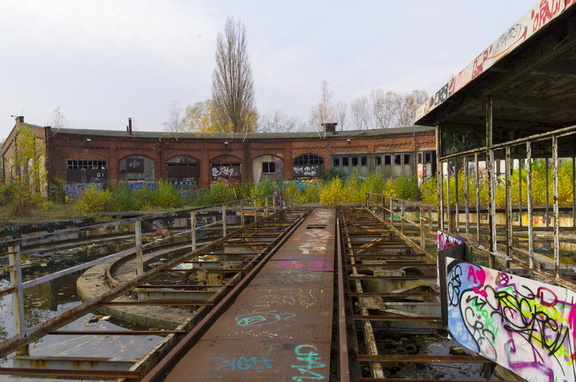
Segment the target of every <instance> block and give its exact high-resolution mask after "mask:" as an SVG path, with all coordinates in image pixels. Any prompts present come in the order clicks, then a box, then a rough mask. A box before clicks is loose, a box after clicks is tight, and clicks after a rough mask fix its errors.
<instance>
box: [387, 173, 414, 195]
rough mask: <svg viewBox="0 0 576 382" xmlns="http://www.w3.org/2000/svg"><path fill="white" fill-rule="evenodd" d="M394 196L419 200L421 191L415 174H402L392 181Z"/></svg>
mask: <svg viewBox="0 0 576 382" xmlns="http://www.w3.org/2000/svg"><path fill="white" fill-rule="evenodd" d="M391 193H392V194H393V195H392V196H395V197H397V198H400V199H406V200H418V198H419V197H420V191H419V190H418V181H417V180H416V177H415V176H411V177H410V176H406V175H400V176H398V177H396V178H395V179H394V181H393V182H392V190H391Z"/></svg>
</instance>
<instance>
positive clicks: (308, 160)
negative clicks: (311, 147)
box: [294, 154, 324, 166]
mask: <svg viewBox="0 0 576 382" xmlns="http://www.w3.org/2000/svg"><path fill="white" fill-rule="evenodd" d="M322 164H324V159H322V158H321V157H319V156H318V155H314V154H304V155H300V156H299V157H296V158H294V166H319V165H322Z"/></svg>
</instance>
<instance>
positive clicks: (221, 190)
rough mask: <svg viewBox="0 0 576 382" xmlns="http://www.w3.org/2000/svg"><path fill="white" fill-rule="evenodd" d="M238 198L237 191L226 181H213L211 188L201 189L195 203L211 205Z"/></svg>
mask: <svg viewBox="0 0 576 382" xmlns="http://www.w3.org/2000/svg"><path fill="white" fill-rule="evenodd" d="M235 199H238V197H237V192H236V190H235V189H234V188H233V187H229V186H228V184H226V183H224V182H215V183H212V186H211V187H210V189H209V190H201V191H200V192H199V196H198V199H196V200H195V202H194V204H195V205H197V206H210V205H213V204H220V203H225V202H229V201H232V200H235Z"/></svg>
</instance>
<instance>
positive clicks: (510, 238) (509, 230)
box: [504, 146, 514, 268]
mask: <svg viewBox="0 0 576 382" xmlns="http://www.w3.org/2000/svg"><path fill="white" fill-rule="evenodd" d="M504 172H505V176H506V180H505V185H506V256H508V257H511V256H512V247H513V246H514V230H513V224H512V223H513V221H514V218H513V216H512V204H513V203H512V181H511V178H512V155H511V152H510V146H506V161H505V166H504ZM506 266H507V267H508V268H510V264H509V263H508V262H507V264H506Z"/></svg>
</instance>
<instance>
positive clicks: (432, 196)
mask: <svg viewBox="0 0 576 382" xmlns="http://www.w3.org/2000/svg"><path fill="white" fill-rule="evenodd" d="M420 196H421V198H422V200H423V201H424V202H425V203H428V204H431V205H436V204H438V185H437V184H436V177H432V178H428V179H426V180H425V181H424V182H423V183H422V184H421V185H420Z"/></svg>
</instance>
